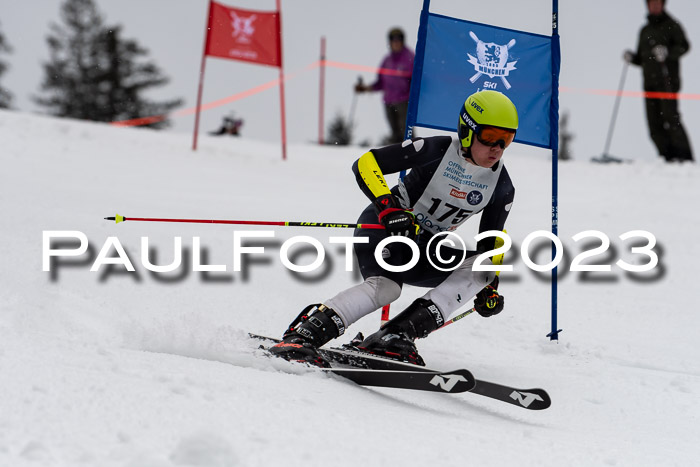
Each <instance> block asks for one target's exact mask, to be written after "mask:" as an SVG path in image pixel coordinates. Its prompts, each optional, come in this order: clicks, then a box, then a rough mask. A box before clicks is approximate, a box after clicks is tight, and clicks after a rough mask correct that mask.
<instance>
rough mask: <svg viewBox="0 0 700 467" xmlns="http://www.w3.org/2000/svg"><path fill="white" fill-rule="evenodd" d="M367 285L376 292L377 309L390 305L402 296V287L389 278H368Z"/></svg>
mask: <svg viewBox="0 0 700 467" xmlns="http://www.w3.org/2000/svg"><path fill="white" fill-rule="evenodd" d="M365 283H366V284H367V285H368V286H370V287H372V289H373V290H374V302H375V304H376V305H377V308H381V307H383V306H384V305H388V304H389V303H391V302H393V301H394V300H396V299H398V298H399V297H400V296H401V286H400V285H399V284H397V283H396V282H394V281H392V280H391V279H389V278H387V277H383V276H372V277H368V278H367V279H366V280H365Z"/></svg>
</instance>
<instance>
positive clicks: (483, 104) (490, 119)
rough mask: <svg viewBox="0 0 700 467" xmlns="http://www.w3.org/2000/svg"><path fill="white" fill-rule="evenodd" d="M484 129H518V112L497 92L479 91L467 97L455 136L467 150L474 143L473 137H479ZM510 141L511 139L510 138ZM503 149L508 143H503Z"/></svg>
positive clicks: (513, 105)
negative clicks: (456, 135)
mask: <svg viewBox="0 0 700 467" xmlns="http://www.w3.org/2000/svg"><path fill="white" fill-rule="evenodd" d="M484 127H495V128H503V129H505V130H512V131H513V137H515V130H517V129H518V111H517V109H516V108H515V104H513V102H512V101H511V100H510V99H509V98H508V97H507V96H506V95H505V94H503V93H500V92H498V91H491V90H486V91H479V92H475V93H474V94H472V95H471V96H469V97H467V100H466V101H464V105H463V106H462V108H461V110H460V112H459V126H458V130H457V134H458V135H459V141H460V142H461V143H462V148H463V149H468V148H469V147H471V145H472V144H473V143H474V136H475V135H476V136H477V137H478V136H479V135H481V132H482V130H483V129H484ZM511 141H512V138H511ZM503 144H504V148H505V146H508V144H510V141H504V142H503Z"/></svg>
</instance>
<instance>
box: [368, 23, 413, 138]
mask: <svg viewBox="0 0 700 467" xmlns="http://www.w3.org/2000/svg"><path fill="white" fill-rule="evenodd" d="M404 39H405V37H404V33H403V31H402V30H401V29H399V28H393V29H391V30H390V31H389V48H390V49H391V51H390V52H389V54H388V55H387V56H386V57H384V60H382V64H381V65H380V68H381V70H380V72H379V74H378V75H377V80H376V81H375V82H374V83H372V84H370V85H365V84H363V83H362V82H359V83H357V84H356V85H355V92H360V93H361V92H368V91H380V90H381V91H383V92H384V109H385V112H386V118H387V120H388V121H389V127H390V128H391V135H390V137H389V139H388V140H387V141H386V142H387V143H400V142H402V141H403V140H404V135H405V133H406V112H407V111H408V96H409V92H410V90H411V73H412V72H413V58H414V54H413V51H412V50H411V49H409V48H408V47H406V45H405V44H404ZM388 70H394V71H396V72H397V73H391V72H390V74H387V73H385V72H386V71H388Z"/></svg>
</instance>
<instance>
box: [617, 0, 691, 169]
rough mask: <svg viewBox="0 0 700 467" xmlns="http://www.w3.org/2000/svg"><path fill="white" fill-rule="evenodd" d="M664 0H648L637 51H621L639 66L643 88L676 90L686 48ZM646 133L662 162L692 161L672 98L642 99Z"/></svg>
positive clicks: (655, 90) (679, 30)
mask: <svg viewBox="0 0 700 467" xmlns="http://www.w3.org/2000/svg"><path fill="white" fill-rule="evenodd" d="M665 3H666V1H665V0H648V1H647V8H648V10H649V15H648V16H647V19H648V23H647V24H646V25H644V27H643V28H642V30H641V31H640V33H639V42H638V45H637V51H636V52H633V51H631V50H627V51H625V54H624V59H625V61H627V62H628V63H632V64H634V65H639V66H641V67H642V72H643V75H644V91H647V92H678V91H679V90H680V87H681V82H680V58H681V56H682V55H683V54H685V53H686V52H687V51H688V49H690V44H689V43H688V40H687V39H686V37H685V33H684V32H683V28H682V27H681V25H680V23H678V21H676V20H675V19H673V18H672V17H671V16H670V15H669V14H668V13H666V10H665V8H664V7H665ZM646 110H647V121H648V122H649V133H650V135H651V139H652V140H653V141H654V144H655V145H656V148H657V149H658V151H659V155H660V156H662V157H663V158H664V159H666V161H669V162H670V161H685V160H689V161H692V160H693V154H692V151H691V149H690V142H689V141H688V135H687V134H686V132H685V129H684V128H683V124H682V123H681V115H680V113H679V111H678V101H677V100H676V99H659V98H650V97H647V99H646Z"/></svg>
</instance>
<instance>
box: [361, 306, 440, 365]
mask: <svg viewBox="0 0 700 467" xmlns="http://www.w3.org/2000/svg"><path fill="white" fill-rule="evenodd" d="M443 324H445V320H444V319H443V317H442V314H441V313H440V310H438V307H437V306H435V304H434V303H433V302H432V301H430V300H425V299H423V298H419V299H417V300H416V301H415V302H413V303H412V304H411V305H410V306H409V307H408V308H406V309H405V310H404V311H402V312H401V313H399V315H398V316H396V317H395V318H393V319H391V320H390V321H389V322H388V323H386V324H385V325H384V326H382V328H381V329H380V330H379V331H377V332H375V333H374V334H372V335H371V336H369V337H367V338H366V339H365V340H363V341H362V342H360V343H357V344H355V345H356V346H357V347H358V348H359V349H361V350H364V351H365V352H369V353H372V354H375V355H382V356H385V357H389V358H391V359H393V360H399V361H402V362H407V363H413V364H415V365H420V366H425V362H424V361H423V358H421V356H420V355H418V349H416V344H415V343H414V341H415V340H416V338H423V337H426V336H427V335H428V334H430V333H431V332H433V331H434V330H436V329H437V328H439V327H440V326H442V325H443Z"/></svg>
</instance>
